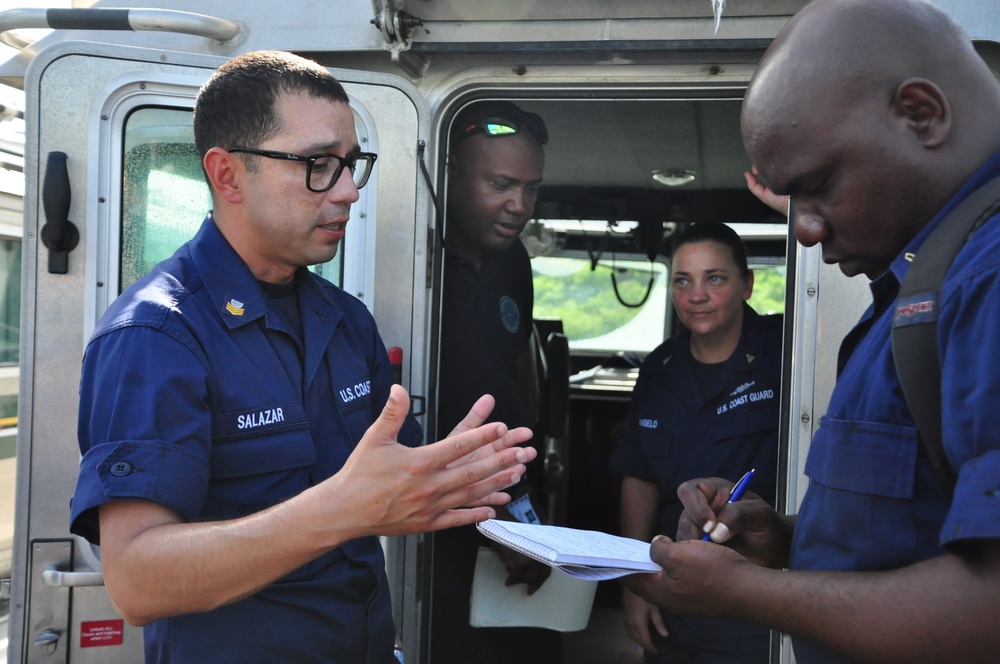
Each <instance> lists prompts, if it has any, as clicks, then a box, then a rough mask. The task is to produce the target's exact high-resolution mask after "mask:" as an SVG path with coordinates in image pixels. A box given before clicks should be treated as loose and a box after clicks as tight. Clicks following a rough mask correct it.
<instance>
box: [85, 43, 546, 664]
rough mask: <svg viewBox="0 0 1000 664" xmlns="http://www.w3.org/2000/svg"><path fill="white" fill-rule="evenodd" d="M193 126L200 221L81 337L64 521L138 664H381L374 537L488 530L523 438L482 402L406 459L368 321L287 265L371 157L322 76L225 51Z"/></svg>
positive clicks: (286, 61) (382, 359)
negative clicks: (96, 549) (142, 663)
mask: <svg viewBox="0 0 1000 664" xmlns="http://www.w3.org/2000/svg"><path fill="white" fill-rule="evenodd" d="M194 130H195V142H196V145H197V147H198V151H199V154H201V155H202V165H203V167H204V170H205V174H206V176H207V179H208V182H209V184H210V186H211V190H212V200H213V211H212V212H211V213H210V214H209V215H208V217H207V218H206V220H205V221H204V223H203V225H202V227H201V229H200V230H199V231H198V234H197V235H196V236H195V237H194V238H193V239H192V240H191V241H189V242H188V243H186V244H185V245H183V246H182V247H181V248H180V249H179V250H178V251H177V252H176V253H175V254H174V256H172V257H171V258H169V259H167V260H166V261H164V262H163V263H160V264H159V265H157V266H156V267H155V268H154V269H153V271H152V272H151V273H150V274H149V275H147V276H146V277H144V278H142V279H141V280H139V281H138V282H137V283H136V284H135V285H134V286H132V287H131V288H129V289H128V290H126V291H125V292H124V293H123V294H122V295H121V296H120V297H119V298H118V299H117V300H116V301H115V302H114V303H113V304H112V306H111V307H110V308H109V309H108V312H107V313H106V314H105V316H104V317H103V318H102V319H101V321H100V322H99V323H98V325H97V329H96V330H95V332H94V336H93V338H92V339H91V341H90V343H89V345H88V348H87V351H86V355H85V359H84V365H83V376H82V381H81V388H80V422H79V435H80V441H79V442H80V447H81V451H82V452H83V459H82V461H81V470H80V479H79V483H78V486H77V490H76V494H75V496H74V498H73V505H72V517H71V518H72V525H71V529H72V531H73V532H74V533H77V534H80V535H83V536H85V537H87V538H88V539H90V540H91V541H92V542H94V543H100V545H101V553H102V565H103V569H104V579H105V582H106V584H107V589H108V593H109V595H110V597H111V600H112V602H113V603H114V605H115V607H116V608H117V609H118V611H119V612H120V613H121V615H122V616H123V617H125V618H126V619H127V620H128V621H129V622H130V623H132V624H136V625H145V630H144V637H145V650H146V661H147V662H185V663H186V664H191V663H198V662H204V663H206V664H209V663H210V664H217V663H219V662H330V663H340V664H357V663H360V662H364V663H366V664H390V663H395V662H396V661H397V660H396V657H395V655H394V652H393V651H394V637H395V630H394V628H393V622H392V616H391V610H390V604H389V588H388V582H387V580H386V576H385V561H384V558H383V555H382V549H381V546H380V544H379V541H378V536H380V535H400V534H406V533H413V532H421V531H430V530H436V529H439V528H444V527H450V526H456V525H468V524H471V523H474V522H476V521H481V520H483V519H486V518H490V517H492V516H493V515H494V514H495V510H494V507H493V506H495V505H500V504H503V503H505V502H506V501H507V500H508V496H507V495H506V494H504V493H500V492H501V490H502V489H503V488H504V487H506V486H509V485H511V484H512V483H515V482H517V481H518V480H519V478H520V476H521V475H522V474H523V473H524V470H525V467H524V464H525V463H527V462H529V461H530V460H531V459H533V458H534V456H535V454H534V450H531V449H524V448H520V447H517V445H518V444H519V443H523V442H525V441H526V440H527V439H528V438H530V435H531V432H530V431H528V430H526V429H517V430H511V431H508V429H507V428H506V427H504V426H502V425H487V426H479V425H481V424H482V422H483V421H484V420H485V418H486V417H488V416H489V413H490V409H491V406H492V400H491V399H490V398H483V399H480V400H479V401H478V402H477V403H476V405H475V406H474V411H473V412H469V413H468V414H467V416H465V417H464V418H463V419H462V421H461V422H459V423H457V426H456V435H455V436H454V437H452V438H449V439H447V440H445V441H442V442H440V443H434V444H431V445H427V446H424V447H417V448H416V449H410V447H407V446H416V445H418V444H419V443H420V441H421V438H422V434H421V431H420V427H419V425H418V424H417V423H416V421H415V420H414V419H413V418H412V417H411V416H409V415H408V412H409V400H408V398H407V394H406V392H405V390H403V388H402V387H399V386H394V385H392V382H393V380H392V370H391V367H390V364H389V360H388V357H387V354H386V350H385V347H384V346H383V343H382V341H381V339H380V338H379V335H378V331H377V330H376V327H375V322H374V320H373V319H372V317H371V315H370V314H369V313H368V311H367V310H366V309H365V307H364V305H363V304H362V303H361V302H359V301H358V300H356V299H354V298H353V297H351V296H350V295H348V294H346V293H344V292H343V291H342V290H340V289H339V288H337V287H336V286H334V285H333V284H331V283H329V282H327V281H325V280H323V279H322V278H320V277H318V276H317V275H314V274H313V273H311V272H310V271H309V270H307V269H306V266H308V265H313V264H316V263H322V262H326V261H329V260H330V259H332V258H333V257H334V255H335V254H336V252H337V249H338V247H339V244H340V242H341V240H342V239H343V238H344V234H345V232H346V228H347V225H348V219H349V217H350V210H351V204H352V203H354V202H355V201H357V200H358V189H359V188H360V187H363V186H364V185H365V184H366V182H367V181H368V177H369V175H370V174H371V169H372V166H373V165H374V163H375V159H376V157H375V155H374V154H370V153H364V152H361V151H360V150H359V146H358V140H357V137H356V134H355V128H354V116H353V113H352V111H351V109H350V107H349V106H348V98H347V94H346V93H345V91H344V89H343V87H342V86H341V85H340V83H339V82H337V80H336V79H334V78H333V76H331V75H330V74H329V72H327V71H326V70H325V69H323V68H322V67H320V66H319V65H317V64H315V63H313V62H310V61H308V60H304V59H302V58H299V57H297V56H292V55H289V54H284V53H279V52H256V53H249V54H246V55H243V56H240V57H238V58H235V59H234V60H231V61H230V62H229V63H227V64H225V65H223V66H222V67H221V68H220V69H219V70H218V71H217V72H216V74H215V75H214V76H213V77H212V78H211V79H210V80H209V82H208V83H206V84H205V86H204V87H203V89H202V91H201V93H200V94H199V97H198V100H197V103H196V106H195V121H194ZM400 443H402V444H400ZM470 501H471V502H472V505H473V506H472V507H469V508H468V509H458V508H461V507H465V506H467V505H468V503H469V502H470Z"/></svg>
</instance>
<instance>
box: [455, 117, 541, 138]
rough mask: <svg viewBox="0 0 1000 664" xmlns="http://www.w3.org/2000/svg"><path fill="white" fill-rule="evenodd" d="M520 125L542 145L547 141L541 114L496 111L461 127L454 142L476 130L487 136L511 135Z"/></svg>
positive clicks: (519, 128) (518, 129)
mask: <svg viewBox="0 0 1000 664" xmlns="http://www.w3.org/2000/svg"><path fill="white" fill-rule="evenodd" d="M522 127H527V128H528V131H530V132H531V135H532V136H534V137H535V139H536V140H537V141H538V142H539V143H541V144H542V145H545V144H546V143H548V142H549V130H548V128H547V127H546V126H545V121H544V120H542V116H540V115H538V114H537V113H527V112H524V111H521V112H514V111H497V112H495V113H488V114H486V115H484V116H482V117H480V118H478V119H477V120H475V121H473V122H471V123H470V124H469V125H468V126H467V127H466V128H465V129H463V130H462V133H461V134H459V135H458V139H457V140H456V141H455V142H456V143H457V142H458V141H460V140H462V139H463V138H465V137H466V136H471V135H473V134H475V133H478V132H483V133H484V134H486V135H487V136H511V135H513V134H516V133H517V132H518V131H520V130H521V128H522Z"/></svg>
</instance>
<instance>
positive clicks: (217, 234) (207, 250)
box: [191, 212, 339, 328]
mask: <svg viewBox="0 0 1000 664" xmlns="http://www.w3.org/2000/svg"><path fill="white" fill-rule="evenodd" d="M191 256H192V260H193V261H194V264H195V267H196V268H197V269H198V273H199V274H200V275H201V277H202V282H203V283H204V284H205V288H206V290H207V291H208V293H209V295H210V296H211V299H212V302H213V303H214V304H215V306H216V311H217V312H218V313H219V316H220V317H221V318H222V320H223V321H224V322H225V323H226V325H227V326H229V327H230V328H236V327H240V326H242V325H246V324H247V323H249V322H251V321H254V320H256V319H258V318H260V317H261V316H263V315H264V313H265V312H266V311H267V302H268V299H267V294H266V293H264V289H262V288H261V287H260V284H258V283H257V279H256V278H255V277H254V276H253V273H252V272H251V271H250V268H249V267H248V266H247V264H246V263H245V262H244V261H243V259H242V258H240V255H239V254H238V253H236V250H235V249H233V247H232V245H230V244H229V241H228V240H226V238H225V236H223V235H222V232H221V231H220V230H219V228H218V226H216V225H215V220H214V219H213V217H212V213H211V212H209V213H208V215H207V216H206V217H205V220H204V221H203V222H202V225H201V228H200V229H199V230H198V233H197V234H196V235H195V236H194V238H193V239H192V240H191ZM295 277H296V279H298V280H299V282H300V287H299V288H300V290H299V292H300V294H302V293H308V294H309V295H308V299H309V300H310V301H311V302H313V306H314V307H315V306H316V305H317V304H319V305H320V306H321V307H322V305H326V307H330V308H331V309H336V305H335V304H334V302H333V299H332V298H331V297H330V294H329V293H327V292H326V289H324V288H322V287H321V285H320V284H319V283H318V282H317V278H316V275H314V274H313V273H312V272H310V271H309V269H308V268H306V267H300V268H299V269H298V271H297V272H296V273H295ZM303 286H308V288H307V289H306V290H302V287H303ZM316 298H318V300H319V302H316ZM326 307H322V308H326ZM325 313H326V315H327V316H328V317H337V318H339V316H334V312H332V311H327V312H325Z"/></svg>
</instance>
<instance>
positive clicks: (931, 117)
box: [892, 78, 951, 148]
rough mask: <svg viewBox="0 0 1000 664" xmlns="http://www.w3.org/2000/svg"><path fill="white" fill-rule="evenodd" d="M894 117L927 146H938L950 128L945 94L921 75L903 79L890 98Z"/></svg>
mask: <svg viewBox="0 0 1000 664" xmlns="http://www.w3.org/2000/svg"><path fill="white" fill-rule="evenodd" d="M892 108H893V111H894V112H895V114H896V115H897V117H899V118H901V119H903V120H904V121H905V122H906V126H907V128H908V129H909V130H910V131H912V132H913V134H914V135H915V136H916V137H917V138H918V139H920V142H921V143H923V144H924V147H927V148H937V147H940V146H941V145H942V144H943V143H944V142H945V141H946V140H947V139H948V135H949V133H950V132H951V107H950V106H949V105H948V98H947V97H946V96H945V94H944V92H942V91H941V88H939V87H938V86H937V85H935V84H934V83H932V82H930V81H928V80H927V79H924V78H910V79H907V80H905V81H903V82H902V83H901V84H900V85H899V87H898V88H896V94H895V96H894V97H893V99H892Z"/></svg>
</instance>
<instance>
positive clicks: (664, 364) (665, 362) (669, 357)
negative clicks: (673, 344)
mask: <svg viewBox="0 0 1000 664" xmlns="http://www.w3.org/2000/svg"><path fill="white" fill-rule="evenodd" d="M672 358H673V355H667V356H666V357H665V358H663V366H667V362H669V361H670V360H671V359H672Z"/></svg>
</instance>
